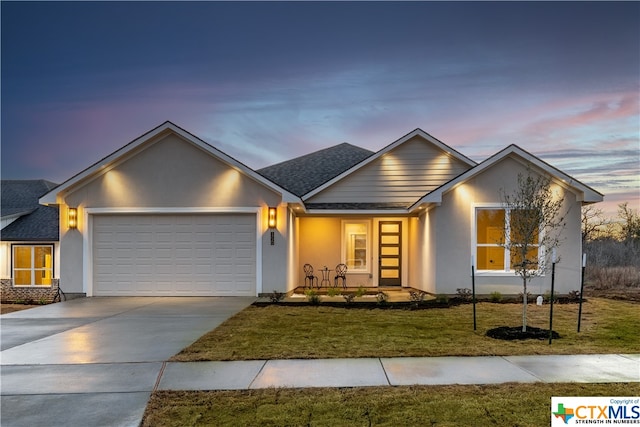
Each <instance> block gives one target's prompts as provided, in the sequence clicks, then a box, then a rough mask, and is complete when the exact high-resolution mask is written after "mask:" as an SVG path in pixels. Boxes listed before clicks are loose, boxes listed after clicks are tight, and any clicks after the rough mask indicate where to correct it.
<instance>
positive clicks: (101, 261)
mask: <svg viewBox="0 0 640 427" xmlns="http://www.w3.org/2000/svg"><path fill="white" fill-rule="evenodd" d="M255 245H256V217H255V215H252V214H224V215H222V214H216V215H95V216H93V253H92V257H93V290H94V295H102V296H106V295H172V296H191V295H210V296H228V295H229V296H230V295H238V296H239V295H241V296H254V295H255V294H256V246H255Z"/></svg>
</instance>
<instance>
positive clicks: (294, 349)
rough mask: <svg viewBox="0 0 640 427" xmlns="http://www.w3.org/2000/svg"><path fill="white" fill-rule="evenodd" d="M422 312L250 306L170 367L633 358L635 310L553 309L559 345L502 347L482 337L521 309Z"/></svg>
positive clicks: (540, 320)
mask: <svg viewBox="0 0 640 427" xmlns="http://www.w3.org/2000/svg"><path fill="white" fill-rule="evenodd" d="M472 307H473V306H472V305H471V304H465V305H460V306H454V307H451V308H434V309H426V310H390V309H363V308H358V309H353V308H335V307H323V306H322V305H320V306H311V305H309V306H303V307H291V306H283V305H269V306H266V307H257V306H250V307H248V308H247V309H245V310H243V311H242V312H240V313H238V314H237V315H236V316H234V317H232V318H231V319H229V320H227V321H226V322H225V323H223V324H222V325H220V326H219V327H218V328H216V329H215V330H213V331H211V332H209V333H207V334H205V335H203V336H202V337H201V338H200V339H198V340H197V341H196V342H195V343H194V344H192V345H191V346H189V347H187V348H185V349H184V350H182V351H181V352H180V353H179V354H177V355H176V356H174V357H173V358H172V359H171V360H172V361H202V360H252V359H297V358H305V359H311V358H314V359H315V358H353V357H399V356H488V355H492V356H493V355H499V356H506V355H530V354H587V353H638V352H640V340H638V338H637V331H638V329H639V328H640V315H639V314H638V313H639V312H640V304H638V303H637V302H635V303H634V302H629V301H614V300H608V299H602V298H592V299H590V300H589V301H586V302H585V303H584V305H583V310H582V326H581V332H580V333H577V332H576V326H577V319H578V304H556V305H554V320H553V329H554V330H555V331H557V332H558V333H559V334H560V335H561V338H560V339H556V340H554V341H553V344H552V345H549V344H548V341H547V340H542V341H540V340H526V341H503V340H496V339H492V338H488V337H486V336H485V332H486V331H487V330H488V329H491V328H494V327H497V326H516V325H520V324H521V318H522V305H521V304H495V303H488V302H487V303H479V304H478V305H477V325H478V328H477V331H473V314H472V313H473V311H472V310H473V309H472ZM528 319H529V321H528V325H529V326H536V327H539V328H548V327H549V305H547V304H545V305H543V306H541V307H540V306H536V305H535V304H530V305H529V316H528Z"/></svg>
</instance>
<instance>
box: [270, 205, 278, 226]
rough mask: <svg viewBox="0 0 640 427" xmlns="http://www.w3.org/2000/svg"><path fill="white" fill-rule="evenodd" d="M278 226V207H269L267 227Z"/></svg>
mask: <svg viewBox="0 0 640 427" xmlns="http://www.w3.org/2000/svg"><path fill="white" fill-rule="evenodd" d="M277 226H278V209H276V208H269V228H276V227H277Z"/></svg>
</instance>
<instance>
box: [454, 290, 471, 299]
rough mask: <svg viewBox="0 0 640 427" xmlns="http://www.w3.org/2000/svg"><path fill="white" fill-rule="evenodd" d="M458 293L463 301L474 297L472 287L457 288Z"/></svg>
mask: <svg viewBox="0 0 640 427" xmlns="http://www.w3.org/2000/svg"><path fill="white" fill-rule="evenodd" d="M456 293H457V294H458V297H459V298H460V299H461V300H462V301H471V298H472V297H473V295H472V293H471V289H469V288H458V289H456Z"/></svg>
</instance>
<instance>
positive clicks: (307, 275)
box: [302, 264, 320, 289]
mask: <svg viewBox="0 0 640 427" xmlns="http://www.w3.org/2000/svg"><path fill="white" fill-rule="evenodd" d="M302 268H303V270H304V287H305V288H306V287H307V283H309V287H310V288H312V289H313V284H314V283H315V285H316V287H317V288H320V285H318V276H314V275H313V266H312V265H311V264H305V265H304V267H302Z"/></svg>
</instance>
